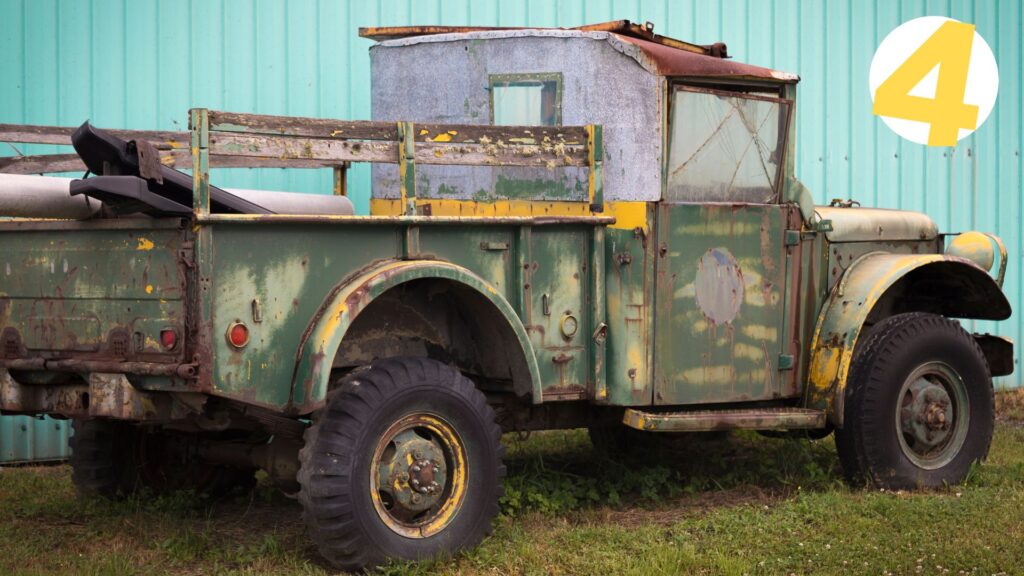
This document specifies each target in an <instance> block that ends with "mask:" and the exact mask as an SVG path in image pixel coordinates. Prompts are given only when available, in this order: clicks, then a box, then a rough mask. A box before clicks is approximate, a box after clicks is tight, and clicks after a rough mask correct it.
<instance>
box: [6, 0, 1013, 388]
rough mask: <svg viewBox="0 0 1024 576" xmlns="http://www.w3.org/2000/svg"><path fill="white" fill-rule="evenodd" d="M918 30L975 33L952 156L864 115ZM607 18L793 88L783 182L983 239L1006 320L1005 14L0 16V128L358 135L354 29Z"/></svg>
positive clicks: (667, 11)
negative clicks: (248, 126)
mask: <svg viewBox="0 0 1024 576" xmlns="http://www.w3.org/2000/svg"><path fill="white" fill-rule="evenodd" d="M924 15H943V16H950V17H953V18H956V19H958V20H962V21H965V22H973V23H975V24H976V25H977V27H978V31H979V32H980V33H981V34H982V36H984V37H985V38H986V39H987V41H988V43H989V44H990V45H991V47H992V49H993V51H994V52H995V55H996V60H997V61H998V63H999V70H1000V75H1001V83H1000V94H999V98H998V100H997V102H996V107H995V110H994V111H993V113H992V116H991V117H990V118H989V120H988V122H987V123H986V124H985V125H984V126H983V127H982V128H981V129H980V130H978V132H977V133H975V134H974V135H972V136H971V137H970V138H968V139H965V140H963V141H962V142H961V143H960V145H959V146H957V147H956V148H955V149H941V148H934V149H929V148H925V147H923V146H919V145H916V144H911V143H907V142H903V141H901V140H900V139H899V138H898V137H897V136H896V135H895V134H893V133H892V132H890V131H889V130H888V128H886V127H885V126H884V125H883V124H882V123H881V121H879V120H878V119H877V118H875V117H873V116H871V113H870V109H871V103H870V97H869V94H868V87H867V73H868V66H869V64H870V61H871V56H872V54H873V52H874V48H875V47H876V46H877V45H878V43H879V42H880V41H881V39H882V38H883V37H884V36H885V34H887V33H888V32H889V31H890V30H892V29H893V28H895V27H896V26H897V25H898V24H900V23H901V22H904V21H906V20H909V19H911V18H914V17H917V16H924ZM616 18H628V19H631V20H634V21H638V22H644V21H651V22H654V23H655V25H656V31H657V32H660V33H662V34H666V35H670V36H676V37H680V38H684V39H687V40H692V41H696V42H700V43H710V42H714V41H718V40H723V41H725V42H726V43H727V44H728V45H729V52H730V53H731V54H733V55H734V57H735V58H736V59H738V60H741V61H746V62H750V63H753V64H760V65H764V66H770V67H774V68H780V69H783V70H789V71H794V72H798V73H799V74H800V75H801V76H802V77H803V80H802V82H801V84H800V102H799V104H798V107H797V113H798V115H799V120H798V122H799V132H798V158H797V171H798V173H799V175H800V177H801V178H802V179H803V180H804V182H806V184H807V185H808V186H809V187H810V188H811V190H813V191H814V194H815V199H816V200H817V201H818V202H826V201H827V200H828V199H831V198H836V197H843V198H847V197H852V198H855V199H857V200H860V201H861V202H863V203H865V204H867V205H876V206H883V207H899V208H906V209H912V210H923V211H925V212H927V213H929V214H930V215H931V216H932V217H933V218H935V220H936V221H937V222H938V223H939V225H940V227H941V228H942V230H944V231H960V230H967V229H972V228H977V229H981V230H988V231H994V232H996V233H998V234H999V235H1000V236H1002V238H1003V239H1004V240H1005V241H1006V243H1007V246H1008V248H1009V249H1010V252H1011V254H1012V255H1013V259H1012V261H1011V262H1010V268H1009V274H1008V277H1007V282H1006V289H1007V292H1008V293H1009V294H1010V295H1011V298H1012V300H1013V303H1014V308H1015V309H1016V308H1019V306H1020V305H1021V303H1022V302H1024V298H1022V296H1024V294H1022V282H1021V280H1022V266H1021V263H1022V260H1021V254H1022V253H1024V249H1022V246H1021V222H1022V221H1024V211H1022V210H1024V209H1022V205H1021V191H1022V186H1021V174H1022V171H1024V157H1022V155H1021V150H1022V142H1021V134H1022V132H1024V125H1022V122H1024V112H1022V98H1021V95H1022V84H1021V83H1022V79H1024V75H1022V73H1021V69H1022V65H1024V56H1022V45H1024V44H1022V36H1024V20H1022V9H1021V2H1020V0H998V1H997V0H976V1H972V0H966V1H958V0H937V1H924V0H905V1H900V2H897V1H890V0H873V1H871V0H865V1H818V0H720V1H715V0H656V1H651V0H603V1H593V0H561V1H553V0H529V1H510V0H504V1H503V0H433V1H430V0H398V1H388V0H377V1H372V0H365V1H364V0H360V1H356V0H353V1H350V2H345V1H331V0H291V1H275V0H213V1H207V0H204V1H200V0H192V1H191V2H189V1H186V0H179V1H167V0H165V1H160V2H157V1H145V0H63V1H58V0H0V55H2V56H0V122H24V123H35V124H77V123H79V122H81V121H82V120H83V119H85V118H91V119H92V120H93V121H94V122H95V123H97V124H98V125H100V126H108V127H125V128H149V129H171V128H182V127H183V126H184V122H185V117H186V111H187V109H188V108H189V107H191V106H206V107H210V108H221V109H229V110H236V111H243V112H261V113H267V114H294V115H309V116H322V117H335V118H355V119H360V118H363V119H365V118H369V116H370V99H369V58H368V57H367V52H366V51H367V48H368V47H369V46H370V42H369V41H367V40H364V39H361V38H359V37H358V36H357V34H356V30H357V28H358V27H360V26H376V25H402V24H470V25H502V26H517V25H531V26H575V25H579V24H583V23H590V22H600V21H605V20H611V19H616ZM442 80H443V79H442ZM0 153H5V152H0ZM8 153H9V152H8ZM227 172H231V171H227ZM217 178H218V181H219V182H221V183H224V184H227V185H232V186H239V187H266V188H271V189H282V190H295V191H308V192H312V191H327V190H329V189H330V176H329V174H327V173H325V172H323V171H321V172H319V173H315V172H308V171H307V172H293V173H289V172H286V171H281V170H265V171H262V172H261V173H259V174H249V173H242V172H236V173H227V174H225V173H222V174H220V175H218V176H217ZM368 183H369V179H368V171H367V170H366V169H365V167H357V168H356V169H355V170H354V174H353V177H352V187H353V192H352V194H353V197H354V199H355V200H356V203H357V206H358V207H359V208H360V209H361V210H363V211H365V210H366V206H367V187H368ZM1021 318H1022V316H1021V315H1020V314H1019V313H1015V314H1014V317H1013V319H1011V320H1010V321H1008V322H1004V323H1002V324H1000V325H999V326H998V329H997V331H998V332H999V333H1001V334H1004V335H1007V336H1011V337H1013V338H1014V339H1015V340H1016V341H1018V342H1020V341H1021V338H1020V336H1021V329H1022V323H1021ZM981 324H982V323H979V329H984V330H996V328H994V325H981ZM1018 356H1019V352H1018ZM1018 367H1019V362H1018ZM1016 381H1017V378H1016V377H1011V378H1010V379H1008V380H1006V381H1005V382H1004V383H1005V384H1013V383H1015V382H1016Z"/></svg>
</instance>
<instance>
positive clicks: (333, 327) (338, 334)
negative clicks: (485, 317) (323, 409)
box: [291, 260, 541, 414]
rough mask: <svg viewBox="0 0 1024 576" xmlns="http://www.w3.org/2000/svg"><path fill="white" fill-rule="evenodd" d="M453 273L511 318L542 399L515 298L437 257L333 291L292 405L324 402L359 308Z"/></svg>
mask: <svg viewBox="0 0 1024 576" xmlns="http://www.w3.org/2000/svg"><path fill="white" fill-rule="evenodd" d="M429 278H437V279H447V280H451V281H453V282H457V283H459V284H461V285H463V286H465V287H468V288H470V289H472V290H474V291H475V292H477V293H479V294H480V295H481V296H483V297H484V298H486V299H487V301H489V302H490V303H491V304H492V305H493V306H494V308H495V310H496V311H497V312H498V313H499V314H500V317H502V318H504V320H505V321H506V322H507V323H508V326H509V328H510V329H511V330H512V331H513V332H514V334H515V337H516V340H517V341H518V343H519V348H520V350H518V351H514V350H509V351H508V354H515V353H516V352H520V353H521V354H522V355H523V358H522V361H523V363H524V364H525V367H526V370H524V372H526V374H523V378H524V379H528V380H529V382H528V383H527V384H528V386H525V388H526V390H528V391H529V393H530V395H531V396H532V398H533V401H534V402H539V401H540V399H541V379H540V371H539V368H538V366H537V359H536V357H535V356H534V354H533V346H532V345H531V344H530V340H529V337H528V336H527V333H526V329H525V328H524V327H523V324H522V322H521V321H520V319H519V317H518V316H517V315H516V312H515V310H514V309H513V308H512V306H511V305H510V304H509V302H508V301H507V300H506V299H505V298H504V297H503V296H502V295H501V293H500V292H498V291H497V290H496V289H495V288H494V287H493V286H491V285H490V284H488V283H487V282H486V281H485V280H483V279H482V278H480V277H479V276H477V275H476V274H474V273H473V272H472V271H470V270H467V269H466V268H463V267H461V266H458V265H455V264H452V263H450V262H443V261H436V260H412V261H400V262H395V261H391V262H386V263H383V264H379V265H376V266H373V267H371V268H369V269H367V270H365V271H363V272H362V273H360V274H359V275H357V276H356V277H354V278H350V279H348V280H345V281H343V282H342V283H341V284H339V285H338V286H336V287H335V288H334V290H332V291H331V293H330V294H329V295H328V297H327V299H326V300H325V302H324V304H323V305H321V307H320V309H319V311H318V313H317V315H316V316H315V317H314V318H313V321H312V322H311V323H310V326H309V328H307V330H306V332H305V333H304V335H303V339H302V342H301V344H300V347H299V353H298V357H297V361H296V367H295V374H294V376H293V378H292V383H291V399H292V409H293V411H294V412H296V413H300V414H305V413H309V412H312V411H313V410H316V409H317V408H319V407H320V406H322V405H323V402H324V399H325V398H326V395H327V389H328V384H329V380H330V375H331V367H332V365H333V363H334V358H335V356H336V355H337V352H338V348H339V346H340V345H341V342H342V340H343V338H344V337H345V334H346V333H347V332H348V329H349V328H350V327H351V325H352V323H353V321H355V319H356V318H357V317H358V316H359V314H360V313H361V312H362V311H363V310H365V309H366V308H367V306H368V305H369V304H370V303H371V302H373V300H374V299H375V298H376V297H378V296H380V295H381V294H383V293H385V292H387V291H388V290H389V289H391V288H394V287H395V286H398V285H400V284H403V283H405V282H409V281H412V280H420V279H429Z"/></svg>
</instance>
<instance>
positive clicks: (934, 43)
mask: <svg viewBox="0 0 1024 576" xmlns="http://www.w3.org/2000/svg"><path fill="white" fill-rule="evenodd" d="M973 43H974V25H973V24H964V23H963V22H945V23H944V24H943V25H942V26H940V27H939V29H938V30H936V31H935V33H934V34H932V35H931V36H930V37H929V38H928V39H927V40H925V42H924V44H921V46H920V48H918V49H917V50H916V51H914V53H913V54H911V55H910V57H909V58H907V60H906V61H905V62H904V63H903V64H901V65H900V67H899V68H897V69H896V71H895V72H893V73H892V75H891V76H889V77H888V78H886V79H885V81H884V82H882V84H881V85H880V86H879V87H878V91H877V92H875V106H874V109H873V110H872V112H874V114H875V115H876V116H888V117H890V118H902V119H904V120H916V121H918V122H925V123H928V124H930V125H931V129H930V130H929V131H928V145H929V146H955V145H956V141H957V135H958V133H959V131H960V129H961V128H964V129H966V130H974V129H975V128H976V127H977V124H978V107H977V106H974V105H972V104H966V103H965V102H964V91H965V89H966V88H967V69H968V67H969V65H970V62H971V45H972V44H973ZM935 66H938V67H939V79H938V84H937V86H936V88H935V98H922V97H920V96H911V95H910V91H911V90H913V89H914V86H917V84H918V83H919V82H921V80H922V79H924V77H925V76H926V75H927V74H928V73H929V72H931V71H932V69H934V68H935Z"/></svg>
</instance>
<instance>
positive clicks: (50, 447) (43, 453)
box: [0, 416, 71, 464]
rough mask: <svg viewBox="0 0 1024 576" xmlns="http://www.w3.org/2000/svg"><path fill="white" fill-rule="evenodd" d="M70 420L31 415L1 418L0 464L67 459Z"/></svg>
mask: <svg viewBox="0 0 1024 576" xmlns="http://www.w3.org/2000/svg"><path fill="white" fill-rule="evenodd" d="M70 437H71V422H69V421H67V420H52V419H50V418H32V417H30V416H4V417H2V418H0V464H10V463H15V462H41V461H47V460H64V459H65V458H67V457H68V451H69V450H68V438H70Z"/></svg>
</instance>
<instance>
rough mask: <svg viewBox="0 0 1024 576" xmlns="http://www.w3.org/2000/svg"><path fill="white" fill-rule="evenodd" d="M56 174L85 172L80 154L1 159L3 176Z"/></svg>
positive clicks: (0, 168) (0, 164) (0, 165)
mask: <svg viewBox="0 0 1024 576" xmlns="http://www.w3.org/2000/svg"><path fill="white" fill-rule="evenodd" d="M54 172H85V164H83V163H82V159H81V158H79V157H78V154H42V155H38V156H9V157H3V158H0V173H2V174H52V173H54Z"/></svg>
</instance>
